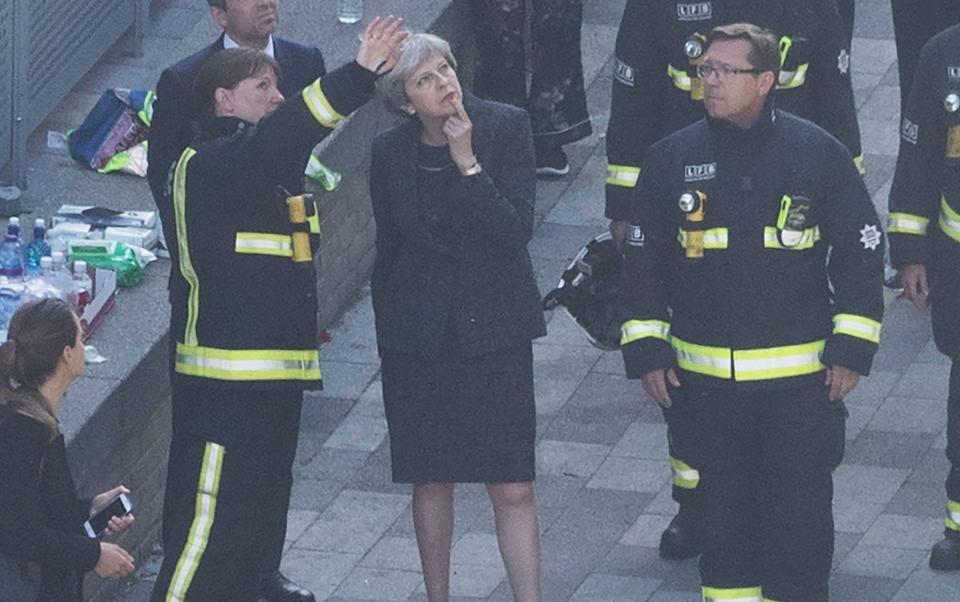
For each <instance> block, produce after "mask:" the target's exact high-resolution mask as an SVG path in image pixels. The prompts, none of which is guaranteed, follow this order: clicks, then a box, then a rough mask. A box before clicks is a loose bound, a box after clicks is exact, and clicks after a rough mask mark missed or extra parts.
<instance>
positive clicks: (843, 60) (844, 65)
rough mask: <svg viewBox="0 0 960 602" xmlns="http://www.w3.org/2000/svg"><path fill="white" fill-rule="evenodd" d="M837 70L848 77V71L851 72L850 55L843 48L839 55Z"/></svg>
mask: <svg viewBox="0 0 960 602" xmlns="http://www.w3.org/2000/svg"><path fill="white" fill-rule="evenodd" d="M837 70H838V71H839V72H840V73H841V74H842V75H846V74H847V71H850V53H849V52H847V49H846V48H841V49H840V54H838V55H837Z"/></svg>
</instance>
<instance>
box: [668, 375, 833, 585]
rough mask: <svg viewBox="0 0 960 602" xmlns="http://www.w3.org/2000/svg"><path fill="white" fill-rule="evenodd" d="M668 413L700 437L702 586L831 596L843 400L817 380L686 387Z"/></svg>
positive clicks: (686, 433)
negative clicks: (753, 387)
mask: <svg viewBox="0 0 960 602" xmlns="http://www.w3.org/2000/svg"><path fill="white" fill-rule="evenodd" d="M682 380H683V379H682V378H681V381H682ZM672 418H673V420H672V423H673V424H672V427H673V429H674V430H675V432H678V434H680V435H681V437H683V438H684V440H686V441H687V442H691V443H692V442H695V445H693V446H692V447H690V451H691V454H692V455H691V460H693V462H695V464H696V465H697V466H698V468H699V471H700V494H701V497H700V502H701V508H702V517H703V556H702V557H701V559H700V574H701V578H702V581H703V586H704V593H705V594H707V595H708V596H711V595H712V596H714V597H717V598H723V597H724V596H723V595H722V594H723V593H724V590H727V592H726V593H728V594H729V590H739V589H744V588H747V589H749V588H755V589H756V593H755V594H754V595H757V594H759V592H760V590H761V589H762V594H763V597H764V598H768V599H772V600H777V601H778V602H826V600H827V582H828V580H829V577H830V566H831V562H832V558H833V513H832V499H833V481H832V477H831V473H832V472H833V469H834V468H836V466H837V465H838V464H839V463H840V460H841V459H842V457H843V451H844V428H845V421H846V408H845V407H844V405H843V403H842V402H831V401H829V399H828V398H827V391H826V389H825V387H823V386H821V385H813V386H805V387H801V388H795V389H789V390H782V391H765V392H742V391H736V390H716V389H698V388H696V387H692V386H690V385H685V386H684V387H683V388H682V389H681V390H680V394H679V395H678V396H677V397H676V398H674V410H673V416H672ZM717 590H720V591H719V592H718V591H717ZM728 597H729V596H728Z"/></svg>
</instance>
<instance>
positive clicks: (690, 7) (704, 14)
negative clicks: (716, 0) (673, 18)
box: [677, 2, 713, 21]
mask: <svg viewBox="0 0 960 602" xmlns="http://www.w3.org/2000/svg"><path fill="white" fill-rule="evenodd" d="M711 18H713V3H712V2H690V3H685V4H677V20H679V21H709V20H710V19H711Z"/></svg>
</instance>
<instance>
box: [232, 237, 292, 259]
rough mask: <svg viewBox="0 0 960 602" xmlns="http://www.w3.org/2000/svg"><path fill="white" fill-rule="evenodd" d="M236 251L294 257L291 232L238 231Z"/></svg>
mask: <svg viewBox="0 0 960 602" xmlns="http://www.w3.org/2000/svg"><path fill="white" fill-rule="evenodd" d="M234 251H235V252H237V253H249V254H252V255H275V256H277V257H293V243H292V241H291V240H290V235H289V234H268V233H266V232H237V238H236V243H235V245H234Z"/></svg>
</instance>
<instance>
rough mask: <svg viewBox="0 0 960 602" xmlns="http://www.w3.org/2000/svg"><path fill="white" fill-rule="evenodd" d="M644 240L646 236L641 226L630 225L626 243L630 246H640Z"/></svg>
mask: <svg viewBox="0 0 960 602" xmlns="http://www.w3.org/2000/svg"><path fill="white" fill-rule="evenodd" d="M645 242H646V237H645V236H644V235H643V228H641V227H640V226H636V225H634V226H630V236H629V237H628V238H627V244H628V245H630V246H631V247H642V246H643V245H644V243H645Z"/></svg>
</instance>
